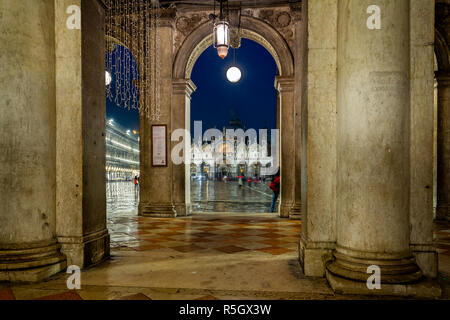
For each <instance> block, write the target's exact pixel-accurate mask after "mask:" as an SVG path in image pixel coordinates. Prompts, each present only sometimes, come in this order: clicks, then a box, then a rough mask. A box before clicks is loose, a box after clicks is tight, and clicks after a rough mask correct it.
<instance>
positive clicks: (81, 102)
mask: <svg viewBox="0 0 450 320" xmlns="http://www.w3.org/2000/svg"><path fill="white" fill-rule="evenodd" d="M71 5H77V6H78V7H79V8H81V29H68V28H67V27H66V21H67V19H68V17H69V15H68V14H67V13H66V11H67V8H68V7H69V6H71ZM55 6H56V7H55V19H56V24H55V33H56V34H55V38H56V119H57V121H56V130H57V135H56V148H57V152H56V161H57V166H56V187H57V192H56V216H57V219H56V222H57V235H58V241H59V242H60V243H62V250H63V252H64V253H65V254H66V256H67V259H68V263H69V264H74V265H77V266H80V267H86V266H89V265H92V264H96V263H98V262H100V261H102V260H104V259H105V258H107V257H108V256H109V252H110V251H109V250H110V249H109V234H108V230H107V229H106V189H105V179H106V177H105V162H106V159H105V154H106V141H105V113H106V105H105V104H106V100H105V96H104V94H103V92H105V78H104V74H105V30H104V24H103V21H104V14H105V13H104V8H103V6H102V3H101V2H100V1H90V0H78V1H72V0H61V1H55Z"/></svg>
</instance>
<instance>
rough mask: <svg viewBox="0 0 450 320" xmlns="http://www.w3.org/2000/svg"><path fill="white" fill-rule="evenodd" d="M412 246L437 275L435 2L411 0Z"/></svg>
mask: <svg viewBox="0 0 450 320" xmlns="http://www.w3.org/2000/svg"><path fill="white" fill-rule="evenodd" d="M410 7H411V10H410V12H411V14H410V21H411V22H410V24H411V25H410V43H411V48H410V49H411V67H410V70H411V76H410V79H411V86H410V87H411V94H410V96H411V108H410V110H411V116H410V119H411V130H410V163H411V167H410V170H409V171H410V181H411V186H410V203H409V207H410V210H409V211H410V217H409V222H410V248H411V250H412V252H413V254H414V257H415V259H416V263H417V264H418V266H419V267H420V269H421V270H422V272H423V274H424V275H425V276H426V277H429V278H435V277H436V276H437V265H438V263H437V253H436V249H435V247H434V244H433V171H434V170H433V168H434V154H433V153H434V143H433V140H434V113H435V112H434V108H433V107H431V106H433V105H434V83H435V80H434V36H435V34H434V2H433V1H422V0H411V4H410Z"/></svg>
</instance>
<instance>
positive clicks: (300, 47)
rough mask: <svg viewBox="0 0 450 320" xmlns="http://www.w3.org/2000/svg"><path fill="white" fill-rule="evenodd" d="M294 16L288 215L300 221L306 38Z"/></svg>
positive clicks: (298, 17) (299, 18)
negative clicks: (292, 175)
mask: <svg viewBox="0 0 450 320" xmlns="http://www.w3.org/2000/svg"><path fill="white" fill-rule="evenodd" d="M293 12H294V13H293V16H294V23H295V24H294V28H295V29H294V38H295V41H294V44H295V48H294V63H295V65H294V68H295V74H296V75H298V76H296V77H295V90H294V94H295V106H294V107H295V111H294V113H295V125H294V127H295V191H294V206H293V208H292V211H291V213H290V215H289V218H290V219H294V220H300V219H301V208H302V197H301V188H302V179H301V141H302V114H301V108H302V101H304V99H302V96H303V95H304V94H305V92H306V90H305V89H306V87H305V86H303V85H302V83H303V82H304V81H305V77H302V76H301V74H302V69H303V67H304V66H305V64H306V59H305V58H306V55H305V53H306V51H305V50H304V48H305V47H306V45H307V43H306V37H305V36H304V34H305V32H304V30H303V28H304V27H305V25H304V23H303V21H302V12H301V10H300V8H297V9H296V10H294V11H293Z"/></svg>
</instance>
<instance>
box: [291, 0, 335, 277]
mask: <svg viewBox="0 0 450 320" xmlns="http://www.w3.org/2000/svg"><path fill="white" fill-rule="evenodd" d="M302 6H303V7H302V12H303V24H304V27H303V31H302V32H303V34H302V36H303V38H304V39H305V40H304V41H307V44H308V47H307V48H304V49H303V50H304V51H303V57H304V59H302V62H301V63H303V64H304V65H303V67H302V72H301V74H299V75H297V77H300V78H302V79H303V81H302V87H304V89H303V90H305V91H306V90H307V92H305V93H304V94H303V97H302V99H304V102H303V103H302V108H301V121H302V122H301V124H302V128H301V131H302V140H301V146H302V148H301V182H302V184H301V200H302V233H301V238H300V243H299V260H300V265H301V266H302V268H303V272H304V273H305V275H306V276H313V277H323V276H324V275H325V266H324V258H326V257H327V256H329V255H330V253H331V250H332V249H333V248H334V246H335V242H336V230H335V229H336V228H335V219H336V70H337V66H336V47H337V32H336V29H337V0H312V1H302ZM306 93H307V100H306Z"/></svg>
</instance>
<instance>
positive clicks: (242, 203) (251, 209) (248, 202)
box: [106, 181, 272, 218]
mask: <svg viewBox="0 0 450 320" xmlns="http://www.w3.org/2000/svg"><path fill="white" fill-rule="evenodd" d="M268 184H269V182H266V183H264V182H259V183H247V182H246V183H245V184H244V186H242V187H239V184H238V182H237V181H228V182H221V181H191V202H192V210H193V211H194V212H240V213H243V212H247V213H267V212H270V203H271V200H272V191H271V190H270V188H269V186H268ZM138 205H139V189H138V188H136V187H135V186H134V184H133V182H132V181H127V182H108V183H107V184H106V210H107V215H108V218H110V217H111V216H114V215H115V214H116V213H118V212H127V213H133V214H135V215H137V210H138Z"/></svg>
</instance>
